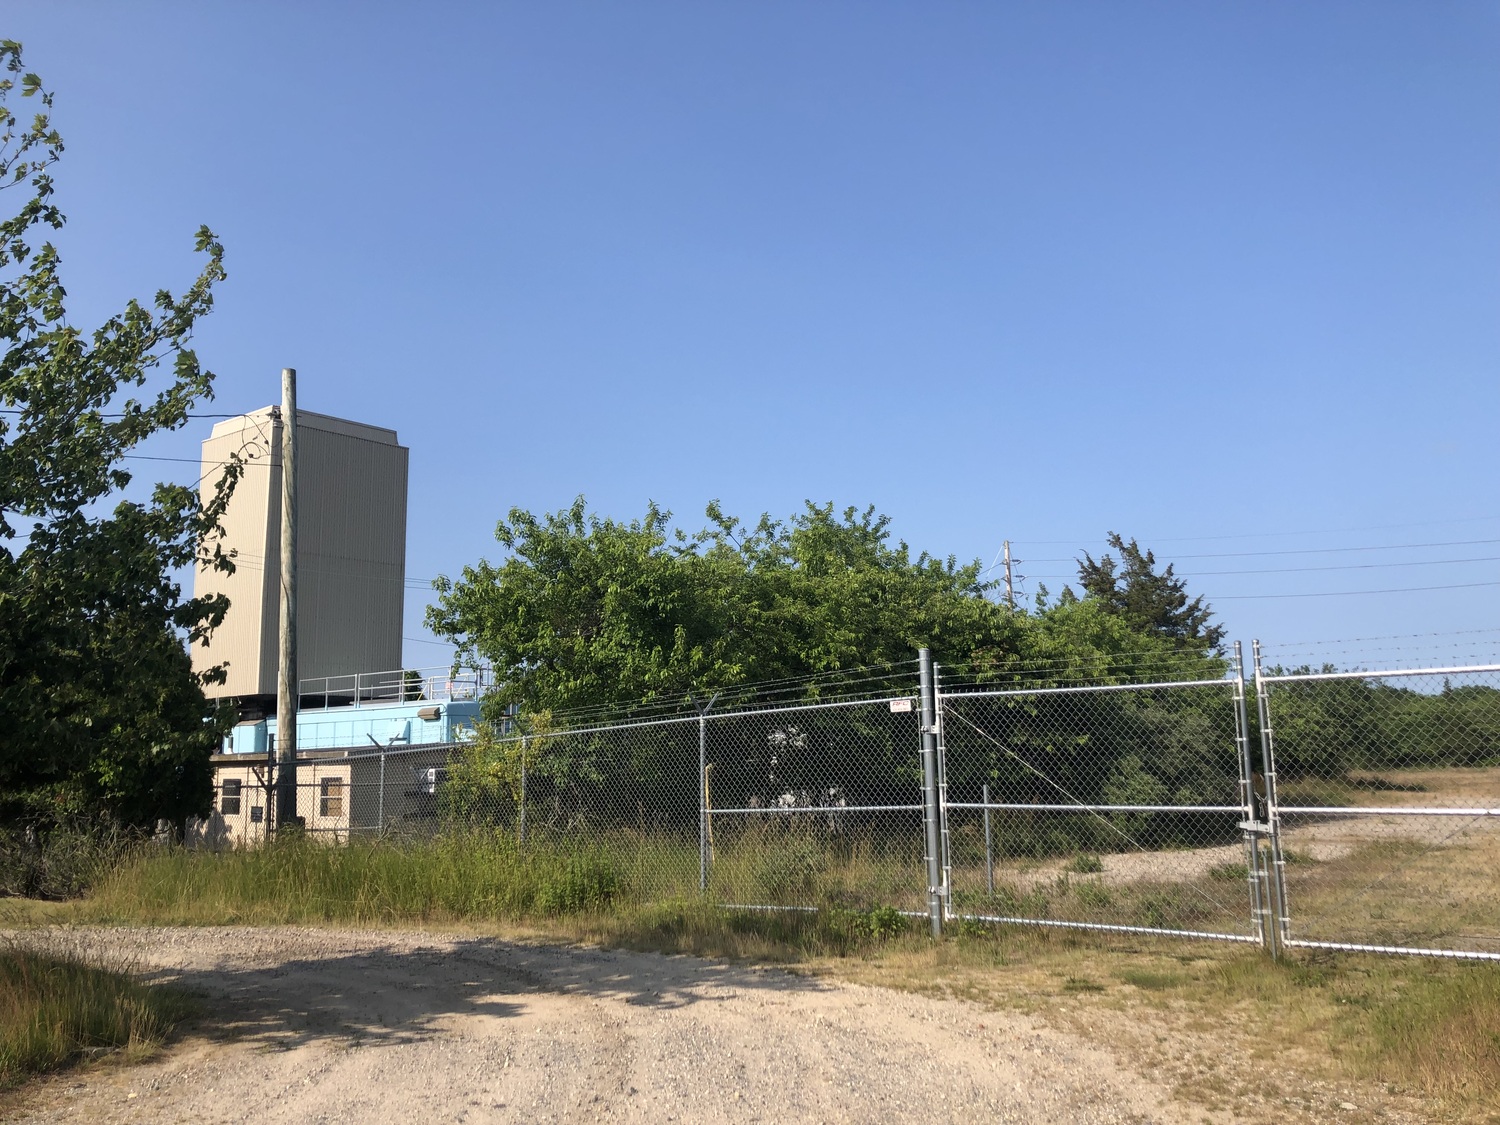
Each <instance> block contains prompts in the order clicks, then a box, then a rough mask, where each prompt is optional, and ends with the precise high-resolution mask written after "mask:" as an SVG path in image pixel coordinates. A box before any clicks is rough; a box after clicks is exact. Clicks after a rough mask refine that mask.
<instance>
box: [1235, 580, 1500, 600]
mask: <svg viewBox="0 0 1500 1125" xmlns="http://www.w3.org/2000/svg"><path fill="white" fill-rule="evenodd" d="M1480 586H1500V582H1460V583H1458V584H1457V585H1453V586H1402V587H1399V588H1397V589H1394V590H1325V591H1323V592H1321V593H1316V594H1225V595H1222V596H1220V597H1216V598H1209V599H1208V600H1209V601H1215V602H1243V601H1260V600H1263V599H1268V598H1352V597H1357V596H1359V595H1360V594H1417V593H1422V592H1424V591H1427V590H1474V589H1477V588H1479V587H1480Z"/></svg>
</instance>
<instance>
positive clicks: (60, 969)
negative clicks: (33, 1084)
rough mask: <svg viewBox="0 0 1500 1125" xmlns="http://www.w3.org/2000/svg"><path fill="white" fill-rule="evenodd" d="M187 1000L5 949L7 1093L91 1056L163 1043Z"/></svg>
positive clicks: (1, 975) (0, 988)
mask: <svg viewBox="0 0 1500 1125" xmlns="http://www.w3.org/2000/svg"><path fill="white" fill-rule="evenodd" d="M191 1010H192V1004H191V1001H189V1000H188V999H187V998H186V997H185V996H183V995H182V994H181V993H177V992H174V991H171V990H169V989H165V988H160V987H153V986H150V985H145V984H142V983H141V982H139V981H136V980H133V979H132V978H131V977H130V976H128V975H127V974H125V973H121V972H116V971H113V970H110V969H106V968H104V967H102V966H100V965H95V964H90V963H88V962H86V961H81V960H78V959H76V958H71V957H59V956H54V955H49V954H44V953H35V952H30V951H27V950H23V949H16V948H0V1089H4V1088H6V1087H10V1086H14V1085H16V1084H18V1083H19V1082H21V1081H22V1080H23V1079H25V1078H27V1077H29V1076H30V1075H33V1074H38V1073H41V1072H42V1071H47V1070H52V1069H55V1068H57V1067H59V1066H62V1065H64V1064H65V1063H67V1062H69V1061H71V1060H73V1059H75V1058H77V1057H78V1056H80V1055H83V1054H87V1053H91V1052H103V1051H110V1050H115V1049H118V1048H122V1047H123V1048H127V1049H134V1050H140V1049H143V1048H149V1047H152V1046H154V1045H156V1044H158V1043H160V1042H161V1041H162V1040H163V1039H164V1038H165V1037H166V1036H167V1034H168V1032H170V1031H171V1030H172V1027H173V1025H175V1024H176V1023H177V1021H178V1020H180V1019H182V1018H183V1017H185V1016H186V1015H188V1014H190V1012H191Z"/></svg>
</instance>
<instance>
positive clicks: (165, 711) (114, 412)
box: [0, 40, 239, 824]
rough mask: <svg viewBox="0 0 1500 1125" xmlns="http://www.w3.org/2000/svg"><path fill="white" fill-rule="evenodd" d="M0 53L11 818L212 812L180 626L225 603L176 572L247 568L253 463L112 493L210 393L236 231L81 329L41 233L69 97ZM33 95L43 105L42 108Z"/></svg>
mask: <svg viewBox="0 0 1500 1125" xmlns="http://www.w3.org/2000/svg"><path fill="white" fill-rule="evenodd" d="M0 60H3V62H4V67H5V69H4V74H5V78H4V79H3V81H0V129H3V132H0V190H8V191H19V192H20V193H21V194H22V195H23V196H24V198H23V200H22V203H21V205H20V207H19V209H18V210H17V211H16V212H15V214H14V215H12V216H10V217H9V218H7V219H5V220H4V221H3V222H0V346H3V349H4V351H3V359H0V411H3V413H0V730H4V732H5V737H4V739H3V741H0V818H3V819H5V820H9V821H11V822H15V821H17V820H27V821H30V822H33V823H42V824H45V823H47V822H48V821H56V820H58V819H61V818H65V817H79V816H87V817H96V816H100V815H104V816H108V817H112V818H114V819H116V820H119V821H123V822H125V823H130V824H150V823H152V822H153V821H154V820H156V819H158V818H164V817H165V818H171V819H174V820H177V819H180V818H181V817H183V816H185V815H186V814H188V813H195V812H205V811H206V809H207V805H208V801H209V795H210V788H209V763H208V756H209V753H210V752H211V750H212V747H213V745H214V743H215V741H216V738H217V732H216V729H215V728H214V726H213V725H211V724H209V723H207V722H206V720H207V719H208V718H209V715H210V710H211V709H210V707H209V706H208V703H207V701H206V699H205V697H204V694H203V690H202V684H201V683H200V681H199V679H198V678H197V677H195V676H194V674H193V672H192V669H191V666H190V663H189V660H188V657H187V654H186V652H185V651H184V647H183V640H184V638H186V637H192V638H195V639H197V638H204V637H206V636H207V635H208V633H209V631H210V630H211V629H212V628H213V627H214V626H215V625H217V624H218V622H219V621H220V620H221V619H222V617H223V614H224V610H225V608H226V602H225V601H224V599H223V598H212V599H192V598H184V597H183V595H182V590H181V588H180V586H179V585H178V583H177V582H175V581H174V580H173V578H172V576H171V575H172V572H173V571H174V570H175V569H177V568H181V567H185V566H189V565H193V564H195V563H200V564H202V565H211V566H217V567H220V568H226V569H227V568H228V567H230V566H231V565H232V564H231V563H230V561H229V559H228V558H226V557H225V555H224V553H223V552H222V550H221V549H220V548H219V546H218V545H217V540H216V538H215V533H216V531H217V530H218V528H219V521H220V517H221V516H222V513H223V510H224V505H225V504H226V503H227V502H228V498H229V493H230V490H231V489H232V488H233V485H234V482H235V481H236V480H237V479H238V475H239V466H238V464H237V463H236V464H231V465H230V466H229V467H228V471H226V472H225V474H224V476H223V478H222V482H221V483H220V485H219V486H218V488H217V490H216V492H215V494H214V495H213V496H212V497H211V498H210V499H209V501H208V503H206V504H205V503H203V502H201V500H200V497H199V496H198V495H197V493H196V492H195V491H194V490H193V489H190V488H186V487H183V486H179V485H167V484H162V485H157V486H156V488H155V490H154V492H153V494H152V496H151V499H150V501H149V502H146V503H137V502H118V503H116V504H115V506H114V507H113V508H112V509H111V510H106V509H108V505H109V502H110V501H111V499H114V498H115V497H117V495H118V493H119V491H120V490H121V489H123V488H125V487H126V486H127V485H128V484H129V483H130V479H131V478H130V474H129V473H128V472H127V471H125V470H124V469H123V468H122V467H121V459H122V458H123V457H124V456H125V455H126V454H127V453H128V452H129V451H130V450H131V449H133V448H134V447H135V446H136V445H138V444H139V443H140V442H141V441H142V440H143V439H144V438H146V437H147V436H149V435H150V434H153V433H155V432H157V431H160V430H168V429H176V428H178V427H181V426H182V425H184V424H185V422H186V420H187V418H188V414H189V410H190V409H191V407H192V406H193V405H194V404H195V403H196V402H198V401H200V400H202V399H205V398H210V397H212V384H213V375H212V373H210V372H209V371H207V370H204V369H203V368H202V367H201V366H200V365H199V362H198V359H197V356H196V355H195V354H194V352H193V350H192V349H191V347H190V346H189V343H190V340H191V337H192V330H193V326H194V324H195V323H196V322H197V320H198V318H199V317H201V316H203V315H205V314H206V313H207V312H208V311H209V310H210V309H211V308H212V305H213V295H212V289H213V286H214V284H215V283H216V282H218V281H220V280H222V279H223V277H224V269H223V247H222V246H221V245H220V244H219V243H218V241H217V240H216V239H215V238H214V236H213V235H212V234H211V233H210V232H209V230H208V229H207V228H201V229H200V230H199V231H198V235H197V249H198V250H199V251H200V252H201V253H203V254H205V255H206V256H207V262H206V264H205V266H204V268H203V271H202V273H201V274H200V275H199V276H198V278H197V280H196V281H194V282H193V283H192V285H191V286H190V287H189V288H188V290H187V291H186V293H184V294H183V295H182V296H181V297H174V296H173V295H172V294H171V293H169V292H167V291H166V290H160V291H158V292H157V293H156V295H155V298H154V299H153V300H152V302H151V303H150V305H149V307H148V306H146V305H143V304H141V303H140V302H137V301H131V302H130V303H129V304H127V305H126V306H125V309H124V310H123V311H122V312H121V313H119V314H118V315H116V316H113V317H111V318H110V319H109V320H107V321H106V322H105V323H104V324H103V325H102V326H101V327H99V328H97V329H96V330H94V331H93V332H92V333H89V334H85V333H84V332H82V331H80V330H79V329H78V328H76V327H74V326H73V325H72V324H71V323H70V321H69V319H68V315H67V307H66V297H67V293H66V290H65V289H64V288H63V285H62V281H61V278H60V267H61V260H60V257H59V255H58V252H57V250H56V248H55V247H54V246H53V245H52V244H51V243H50V242H47V241H42V242H41V244H40V245H34V242H35V239H36V237H37V232H41V233H42V237H43V238H45V232H46V231H47V230H56V229H59V228H61V227H62V225H63V223H64V216H63V214H62V212H61V210H60V209H59V208H58V206H57V205H56V203H55V202H54V201H53V181H52V177H51V174H50V169H51V167H52V165H53V164H55V163H56V162H57V161H58V160H59V159H60V157H61V155H62V152H63V142H62V138H61V137H60V136H59V134H58V133H57V131H56V130H55V129H54V128H53V127H52V124H51V120H50V113H51V109H52V95H51V93H49V92H48V91H47V90H45V89H44V88H43V86H42V83H41V80H40V79H39V78H38V77H37V76H36V75H35V74H30V73H25V72H24V69H23V66H22V61H21V47H20V44H18V43H15V42H12V41H9V40H5V41H0ZM17 93H19V95H20V96H21V97H23V98H34V99H36V101H37V103H38V110H39V112H37V113H36V114H35V115H34V116H33V117H32V119H31V120H30V121H29V122H26V121H23V120H22V118H21V116H20V115H19V114H18V112H17V111H16V109H15V108H14V104H13V102H12V100H11V99H12V98H13V97H14V95H16V94H17ZM163 366H166V367H167V373H166V374H165V375H164V376H163V375H162V374H160V373H159V371H160V369H161V368H162V367H163ZM141 391H144V393H139V392H141ZM220 676H222V673H220Z"/></svg>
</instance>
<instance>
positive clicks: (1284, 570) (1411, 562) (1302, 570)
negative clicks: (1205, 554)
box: [1030, 555, 1500, 581]
mask: <svg viewBox="0 0 1500 1125" xmlns="http://www.w3.org/2000/svg"><path fill="white" fill-rule="evenodd" d="M1485 562H1500V555H1486V556H1484V557H1483V558H1477V559H1408V560H1404V561H1400V562H1381V563H1343V564H1341V565H1338V566H1287V567H1279V568H1260V569H1253V570H1197V571H1193V572H1191V573H1187V574H1179V575H1177V577H1178V578H1214V577H1219V576H1222V575H1226V574H1310V573H1313V572H1315V571H1325V570H1385V569H1388V568H1390V567H1398V566H1452V565H1456V564H1460V563H1485ZM1030 577H1032V578H1041V579H1048V578H1052V579H1060V580H1063V581H1072V580H1074V579H1075V578H1076V575H1067V574H1034V575H1031V576H1030Z"/></svg>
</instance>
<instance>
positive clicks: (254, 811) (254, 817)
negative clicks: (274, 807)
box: [250, 805, 266, 824]
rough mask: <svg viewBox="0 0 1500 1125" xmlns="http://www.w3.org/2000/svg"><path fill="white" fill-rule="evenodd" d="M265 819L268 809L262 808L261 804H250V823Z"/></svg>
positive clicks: (257, 822)
mask: <svg viewBox="0 0 1500 1125" xmlns="http://www.w3.org/2000/svg"><path fill="white" fill-rule="evenodd" d="M265 819H266V810H265V809H263V808H261V807H260V806H259V805H251V806H250V823H251V824H259V823H260V822H261V821H263V820H265Z"/></svg>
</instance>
